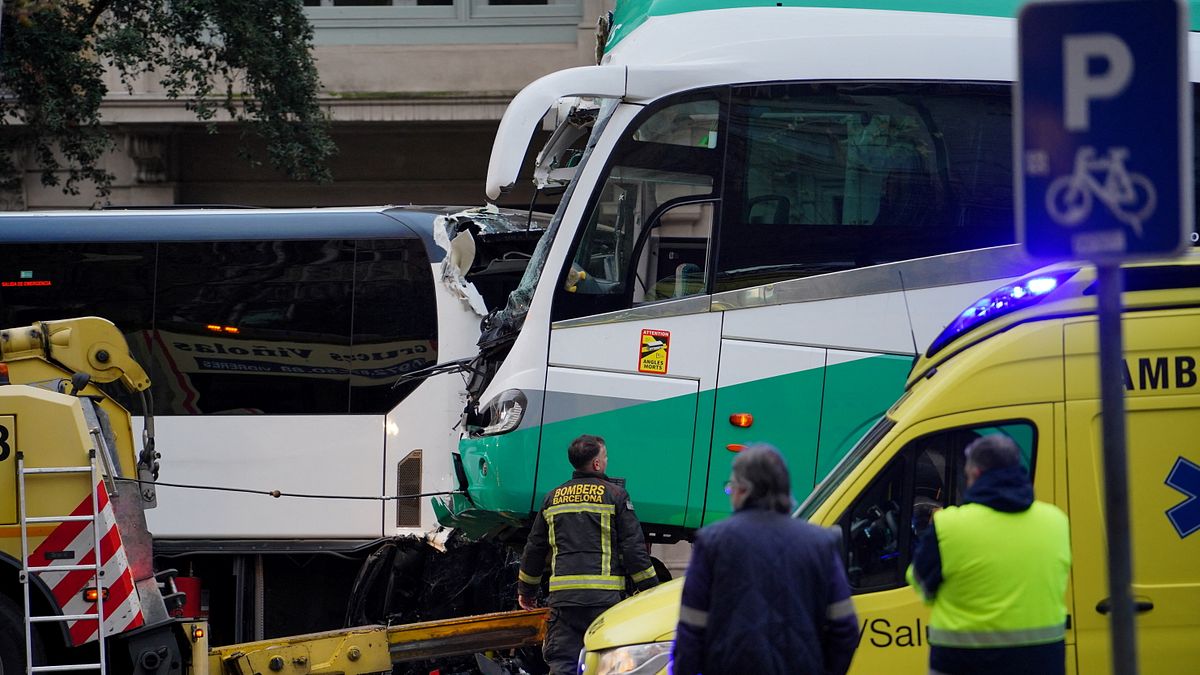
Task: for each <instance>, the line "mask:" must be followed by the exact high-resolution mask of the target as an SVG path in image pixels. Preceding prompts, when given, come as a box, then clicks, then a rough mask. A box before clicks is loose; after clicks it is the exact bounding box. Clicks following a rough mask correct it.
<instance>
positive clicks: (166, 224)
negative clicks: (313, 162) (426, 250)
mask: <svg viewBox="0 0 1200 675" xmlns="http://www.w3.org/2000/svg"><path fill="white" fill-rule="evenodd" d="M455 210H456V209H453V208H451V209H448V210H447V212H448V213H453V212H454V211H455ZM442 213H443V212H442V211H441V210H437V211H434V212H429V211H419V210H412V209H396V208H394V207H388V206H377V207H355V208H314V209H234V208H215V209H207V208H189V209H105V210H93V211H36V212H35V211H28V212H22V213H4V214H0V241H2V242H4V243H15V242H56V241H61V242H77V241H113V242H116V241H208V240H211V241H216V240H265V239H281V238H286V239H327V238H329V237H330V236H331V235H335V236H338V237H346V238H362V237H413V236H420V232H419V231H420V230H421V229H426V230H428V229H429V228H430V227H432V223H433V219H434V217H436V216H438V215H442ZM405 216H408V217H405ZM420 216H425V217H420ZM397 221H399V222H397ZM401 223H403V225H401ZM405 225H407V226H408V227H405Z"/></svg>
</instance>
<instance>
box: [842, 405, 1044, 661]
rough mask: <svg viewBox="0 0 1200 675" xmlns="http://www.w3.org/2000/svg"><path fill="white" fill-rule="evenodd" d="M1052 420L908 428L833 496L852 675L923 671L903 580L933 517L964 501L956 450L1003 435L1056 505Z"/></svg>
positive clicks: (954, 420)
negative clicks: (848, 606)
mask: <svg viewBox="0 0 1200 675" xmlns="http://www.w3.org/2000/svg"><path fill="white" fill-rule="evenodd" d="M1053 424H1054V412H1053V406H1052V405H1051V404H1043V405H1029V406H1013V407H1005V408H996V409H990V410H984V411H976V412H971V413H963V414H956V415H948V416H945V417H939V418H936V419H933V420H929V421H926V422H921V423H918V424H916V425H914V426H913V427H912V428H910V429H908V430H906V431H904V432H902V433H901V434H900V435H899V436H897V437H896V440H895V441H894V442H892V443H891V444H890V445H891V447H892V448H898V450H896V451H891V450H885V451H884V452H882V453H877V454H874V457H873V458H872V459H870V460H867V461H869V462H870V464H869V465H868V466H866V467H865V469H864V470H863V471H862V472H861V473H858V474H857V476H855V477H854V478H852V479H850V480H849V481H848V482H847V483H846V484H845V485H844V486H843V488H842V489H841V490H840V491H839V492H838V493H837V494H836V495H834V496H833V497H831V500H832V501H831V505H832V508H831V509H829V510H828V511H827V513H828V515H827V516H826V519H825V520H826V522H822V523H821V524H823V525H826V526H834V525H836V526H838V527H839V528H840V529H841V530H842V538H843V547H844V554H845V558H844V561H845V563H846V570H847V575H848V577H849V580H850V586H851V590H852V592H853V594H854V606H855V611H856V612H857V614H858V621H859V636H860V637H859V644H858V651H857V652H856V653H855V656H854V662H853V664H852V666H851V670H850V672H851V673H852V674H855V675H873V674H876V673H924V672H927V670H928V663H929V644H928V637H927V631H928V626H929V608H928V607H926V606H925V604H924V603H923V602H922V601H921V599H920V598H919V597H918V596H917V594H916V592H915V591H914V590H912V589H911V588H909V587H908V584H907V582H906V581H905V572H906V570H907V569H908V566H909V564H911V562H912V554H913V550H914V547H915V546H916V541H917V539H918V537H919V535H920V534H921V533H923V532H924V531H925V529H926V528H927V527H928V524H929V519H930V518H931V516H932V514H933V512H934V511H935V510H937V509H939V508H943V507H946V506H950V505H957V504H961V503H962V498H963V494H964V492H965V490H966V486H965V482H964V477H963V463H964V462H963V450H964V449H965V448H966V446H967V445H968V444H969V443H971V441H973V440H975V439H976V438H979V437H980V436H984V435H988V434H997V433H999V434H1005V435H1007V436H1009V437H1010V438H1012V439H1013V440H1014V441H1016V443H1017V445H1018V446H1020V448H1021V449H1022V452H1023V455H1024V457H1025V460H1026V462H1027V463H1028V464H1029V465H1030V466H1031V467H1032V470H1033V475H1034V490H1035V493H1036V494H1037V496H1038V498H1039V499H1043V500H1047V501H1052V500H1053V499H1054V496H1053V495H1054V461H1053V456H1054V455H1053V448H1054V445H1055V441H1054V434H1053V429H1054V426H1053Z"/></svg>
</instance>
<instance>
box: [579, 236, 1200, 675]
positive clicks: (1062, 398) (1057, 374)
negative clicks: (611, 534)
mask: <svg viewBox="0 0 1200 675" xmlns="http://www.w3.org/2000/svg"><path fill="white" fill-rule="evenodd" d="M1125 289H1126V292H1125V294H1124V304H1125V311H1124V316H1123V328H1124V339H1125V357H1124V376H1125V377H1124V379H1125V390H1126V391H1125V394H1126V409H1127V424H1128V432H1129V440H1128V452H1129V485H1130V509H1131V522H1132V547H1133V583H1134V587H1133V593H1134V595H1135V601H1136V605H1137V611H1138V616H1137V625H1138V655H1139V661H1140V664H1141V672H1143V673H1148V674H1155V675H1157V674H1160V673H1194V672H1197V668H1200V382H1198V377H1200V252H1193V253H1191V254H1190V255H1189V256H1187V257H1185V258H1181V259H1178V260H1174V261H1168V262H1157V263H1146V264H1138V265H1130V266H1127V267H1126V268H1125ZM1097 353H1098V345H1097V332H1096V283H1095V271H1094V269H1093V268H1091V267H1089V266H1065V265H1064V266H1054V267H1050V268H1046V269H1044V270H1041V271H1039V272H1038V273H1035V274H1033V275H1031V276H1029V277H1025V278H1023V279H1020V280H1018V281H1016V282H1013V283H1011V284H1009V285H1007V286H1004V287H1002V288H1000V289H997V290H996V291H995V292H994V293H992V294H990V295H988V296H987V297H985V298H983V299H981V300H980V301H979V302H977V303H976V304H974V305H972V306H971V307H970V308H968V309H967V310H966V311H964V312H963V313H962V314H960V315H959V316H958V317H957V318H956V320H955V321H954V322H952V323H951V324H950V325H949V326H948V327H947V328H946V330H945V331H944V332H943V333H942V334H941V335H939V336H938V338H937V339H935V340H934V342H933V343H932V344H931V345H930V347H929V349H928V350H927V351H926V352H925V354H923V355H922V356H921V357H920V358H919V359H918V360H917V362H916V364H915V366H914V368H913V370H912V373H911V374H910V376H909V379H908V383H907V388H906V391H905V393H904V395H903V396H902V397H901V399H900V400H899V401H898V402H897V403H896V404H895V405H894V406H893V407H892V408H891V410H889V411H888V413H887V414H886V415H885V416H884V417H883V418H881V419H880V420H879V422H878V423H877V424H876V425H875V426H874V427H873V428H872V429H871V430H870V431H869V432H868V433H867V434H866V435H865V436H864V437H863V438H862V440H861V441H859V443H858V445H857V446H856V447H855V448H854V449H853V450H852V451H851V452H850V454H849V455H848V456H847V457H846V458H845V459H844V460H843V461H842V462H841V463H840V464H839V465H838V466H837V467H836V468H835V469H834V470H833V471H832V472H831V473H830V474H829V475H828V476H827V477H826V478H825V479H824V480H823V481H822V482H821V483H820V484H819V485H818V486H817V489H816V490H815V491H814V492H813V494H812V495H811V496H810V497H809V499H808V500H807V501H806V502H805V503H804V504H803V505H802V506H801V507H800V510H799V512H798V516H799V517H803V518H808V519H810V520H811V521H813V522H815V523H818V524H821V525H826V526H831V527H839V528H841V530H842V533H843V541H844V554H845V558H844V560H845V563H846V568H847V571H848V575H849V579H850V583H851V586H852V587H853V589H854V603H855V607H856V609H857V612H858V619H859V622H860V631H861V632H860V641H859V646H858V651H857V653H856V654H855V657H854V664H853V667H852V668H851V673H856V674H861V675H866V674H872V673H882V672H886V673H889V674H892V675H902V674H905V673H912V674H913V675H917V674H923V673H926V672H927V668H928V666H927V659H928V646H927V638H926V631H927V626H928V620H929V612H928V609H927V608H926V607H925V606H924V605H923V604H922V603H921V602H920V601H919V600H918V598H917V595H916V593H915V592H914V591H913V590H912V589H910V588H909V587H908V586H907V585H906V584H905V580H904V572H905V569H906V568H907V567H908V564H909V562H910V560H911V557H912V550H913V546H914V543H915V538H916V537H915V530H916V528H918V527H920V526H921V523H920V521H921V520H922V518H923V517H925V515H926V514H927V512H928V511H929V510H930V509H931V508H932V507H934V506H946V505H950V504H957V503H960V502H961V500H962V495H963V492H964V491H965V485H964V480H963V457H962V450H963V448H964V447H965V446H966V445H967V444H968V443H969V442H970V441H971V440H973V439H974V438H976V437H978V436H980V435H983V434H992V433H1003V434H1007V435H1009V436H1010V437H1012V438H1013V439H1014V440H1016V441H1017V443H1018V444H1019V445H1020V447H1021V448H1022V449H1023V450H1024V454H1025V458H1026V461H1027V462H1028V466H1029V469H1030V470H1031V472H1032V475H1033V479H1034V489H1035V491H1036V494H1037V498H1038V499H1040V500H1043V501H1048V502H1053V503H1055V504H1057V505H1058V506H1059V507H1060V508H1062V509H1063V510H1064V511H1066V512H1067V513H1068V514H1069V516H1070V519H1071V549H1072V556H1073V559H1074V565H1073V568H1072V570H1071V583H1070V586H1069V589H1068V597H1067V607H1068V612H1069V617H1068V626H1067V638H1066V640H1067V672H1068V673H1083V674H1086V675H1102V674H1104V673H1108V672H1110V670H1111V668H1110V665H1109V662H1110V658H1109V635H1108V626H1109V621H1108V616H1107V613H1108V611H1109V604H1108V587H1107V580H1106V571H1105V570H1106V550H1105V535H1104V519H1103V499H1104V497H1103V485H1102V481H1103V478H1102V466H1101V430H1100V400H1099V399H1100V393H1099V375H1098V371H1097ZM1003 545H1004V544H1003V542H997V546H1003ZM681 584H682V580H676V581H673V582H669V583H667V584H664V585H663V586H660V587H658V588H656V589H654V590H652V591H650V592H648V593H643V594H641V595H639V596H636V597H634V598H631V599H629V600H627V601H625V602H623V603H621V604H620V605H617V606H616V607H614V608H612V609H611V610H610V611H609V612H607V613H605V614H604V615H602V616H601V617H600V618H599V619H597V620H596V622H595V623H594V624H593V625H592V626H591V628H590V629H589V631H588V634H587V636H586V639H585V652H584V654H583V657H582V659H583V665H584V672H585V673H588V674H589V675H591V674H603V675H612V674H615V673H639V674H640V673H647V674H648V673H655V672H665V670H664V668H665V665H666V661H667V657H668V655H669V652H670V641H671V639H672V637H673V634H674V630H675V622H676V620H677V618H678V608H679V597H680V592H681V590H682V585H681Z"/></svg>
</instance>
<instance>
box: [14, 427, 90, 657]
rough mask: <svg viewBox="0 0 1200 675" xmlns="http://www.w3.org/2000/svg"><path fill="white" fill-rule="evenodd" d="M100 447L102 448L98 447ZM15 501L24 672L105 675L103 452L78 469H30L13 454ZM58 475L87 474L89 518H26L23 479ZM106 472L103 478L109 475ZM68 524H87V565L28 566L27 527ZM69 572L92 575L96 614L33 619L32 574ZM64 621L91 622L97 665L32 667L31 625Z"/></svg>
mask: <svg viewBox="0 0 1200 675" xmlns="http://www.w3.org/2000/svg"><path fill="white" fill-rule="evenodd" d="M91 431H92V436H93V439H95V437H96V435H97V434H98V432H99V430H98V429H92V430H91ZM101 447H103V446H101ZM16 455H17V500H18V502H19V504H20V521H21V587H22V590H23V591H24V595H25V673H26V675H33V673H49V672H65V671H89V670H90V671H94V672H97V673H100V675H107V673H108V668H107V666H106V665H105V664H106V663H107V654H106V653H105V644H104V643H105V640H104V618H103V617H104V586H103V576H102V575H103V569H104V556H103V555H102V554H101V550H100V540H101V538H102V537H103V536H104V533H102V532H101V531H100V518H99V514H100V495H99V493H98V492H97V490H98V489H99V486H100V485H101V480H102V479H103V478H106V474H104V473H102V472H101V470H100V466H99V464H100V462H105V463H106V464H107V461H106V460H107V456H106V455H105V454H104V453H98V452H97V451H96V450H95V449H94V448H93V449H89V450H88V453H87V460H88V463H87V465H81V466H51V467H33V468H25V453H24V452H22V451H19V450H18V451H17V453H16ZM55 474H57V475H62V474H87V475H88V476H90V477H91V486H92V487H91V494H92V513H91V515H82V516H73V515H53V516H30V515H29V514H28V513H26V503H25V495H26V492H25V479H26V477H38V476H45V475H55ZM111 475H112V472H111V470H109V472H108V473H107V476H111ZM68 522H87V523H91V530H92V538H93V542H92V543H93V545H94V548H93V549H92V550H93V551H94V552H95V554H94V556H93V557H94V558H95V561H94V562H93V563H92V564H90V565H30V564H29V525H30V524H37V523H68ZM73 571H88V572H91V573H92V582H93V585H92V586H91V587H92V588H95V589H96V613H95V614H48V615H45V616H34V615H33V614H32V612H31V606H30V596H29V594H30V584H31V583H33V577H32V575H34V574H41V573H44V572H73ZM68 621H95V622H96V623H97V624H98V625H97V634H98V636H99V640H98V641H99V643H100V660H99V662H98V663H76V664H69V665H61V666H35V665H33V631H34V626H33V625H34V624H35V623H64V622H68Z"/></svg>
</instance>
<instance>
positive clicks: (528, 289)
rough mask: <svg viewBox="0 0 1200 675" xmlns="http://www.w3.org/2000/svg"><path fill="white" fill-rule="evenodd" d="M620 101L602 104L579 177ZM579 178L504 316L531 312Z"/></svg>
mask: <svg viewBox="0 0 1200 675" xmlns="http://www.w3.org/2000/svg"><path fill="white" fill-rule="evenodd" d="M619 102H620V101H619V100H617V99H611V98H610V99H603V100H602V101H601V103H600V111H599V113H597V115H596V121H595V122H594V123H593V125H592V130H591V135H590V136H589V137H588V139H587V145H586V148H585V149H584V151H583V155H582V156H581V157H579V159H578V164H577V169H576V174H575V175H576V176H578V175H579V174H578V172H579V171H582V170H583V167H584V166H586V165H587V162H588V159H589V158H590V157H591V155H592V151H593V149H594V148H595V145H596V139H598V138H599V137H600V135H601V134H602V133H603V132H604V127H605V126H607V124H608V120H609V119H610V118H611V117H612V114H613V111H615V110H616V109H617V104H618V103H619ZM570 123H571V119H570V118H569V117H568V119H567V120H565V121H563V124H564V125H566V124H570ZM576 184H577V181H576V180H575V179H574V178H572V179H571V182H570V183H569V184H568V185H567V188H566V192H565V193H564V194H563V197H562V200H561V201H560V202H559V205H558V209H557V210H556V211H555V213H554V218H553V219H552V220H551V221H550V226H549V227H548V228H546V233H545V234H544V235H542V238H541V239H540V240H539V241H538V245H537V248H535V249H534V251H533V257H532V258H531V259H530V261H529V265H528V266H527V267H526V268H525V274H524V276H522V277H521V282H520V283H519V284H517V287H516V289H514V290H513V292H512V293H511V294H510V295H509V296H508V305H507V306H506V307H505V309H504V312H503V313H504V315H506V317H507V318H510V319H519V318H520V317H523V316H524V315H525V313H526V312H528V311H529V303H530V302H531V301H532V300H533V292H534V290H536V289H537V285H538V280H539V279H541V278H542V270H543V269H544V268H545V267H546V257H547V256H548V255H549V254H550V246H551V245H553V243H554V238H555V237H556V236H557V235H558V231H559V228H560V226H561V225H562V219H563V212H564V211H565V210H566V207H567V204H568V203H570V201H571V195H572V194H573V193H574V191H575V185H576Z"/></svg>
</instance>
